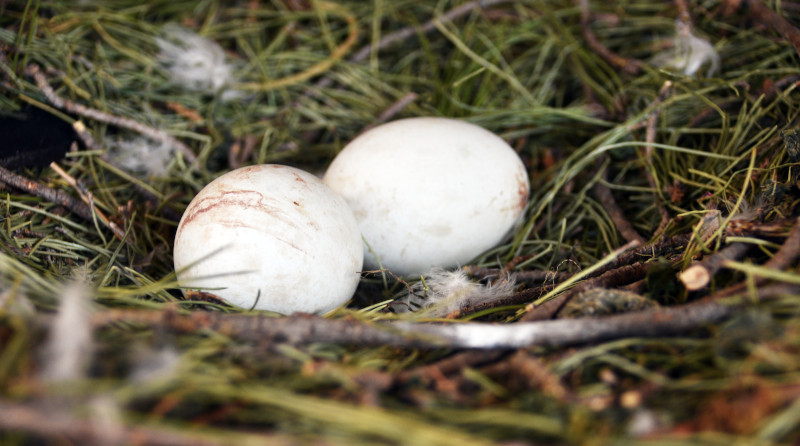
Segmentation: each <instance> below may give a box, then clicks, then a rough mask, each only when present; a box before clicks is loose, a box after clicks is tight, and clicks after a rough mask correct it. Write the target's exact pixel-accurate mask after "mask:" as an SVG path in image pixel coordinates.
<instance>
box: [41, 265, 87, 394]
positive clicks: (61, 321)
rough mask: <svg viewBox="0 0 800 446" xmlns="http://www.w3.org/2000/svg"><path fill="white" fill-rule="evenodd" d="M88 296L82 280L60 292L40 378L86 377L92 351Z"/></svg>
mask: <svg viewBox="0 0 800 446" xmlns="http://www.w3.org/2000/svg"><path fill="white" fill-rule="evenodd" d="M90 296H91V294H90V292H89V287H88V286H87V284H86V279H85V278H83V279H81V278H78V279H76V280H75V281H73V282H72V283H70V284H68V285H66V286H65V287H64V290H63V291H62V292H61V304H60V305H59V309H58V314H57V315H56V317H55V319H54V320H53V323H52V325H51V326H50V333H49V336H48V339H47V343H46V344H45V345H44V351H43V353H44V358H43V368H42V372H41V374H42V378H43V379H45V380H48V381H52V382H69V381H73V380H77V379H81V378H83V377H84V375H85V374H86V371H87V369H88V367H89V362H90V359H91V356H92V352H93V351H94V338H93V336H92V324H91V321H90V318H91V307H90V302H91V297H90Z"/></svg>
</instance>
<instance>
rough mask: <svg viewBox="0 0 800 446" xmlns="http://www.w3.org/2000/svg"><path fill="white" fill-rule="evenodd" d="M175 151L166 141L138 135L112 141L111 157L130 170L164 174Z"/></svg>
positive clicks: (120, 165) (155, 174) (148, 173)
mask: <svg viewBox="0 0 800 446" xmlns="http://www.w3.org/2000/svg"><path fill="white" fill-rule="evenodd" d="M174 153H175V149H174V147H173V146H172V145H171V144H169V143H168V142H166V141H153V140H150V139H148V138H145V137H138V138H134V139H131V140H120V141H116V142H114V143H112V144H111V152H110V157H111V160H112V161H113V162H114V163H115V164H116V165H118V166H119V167H122V168H123V169H126V170H128V171H130V172H135V173H141V174H147V175H154V176H163V175H164V174H165V173H166V172H167V166H168V165H169V162H170V160H171V159H172V158H173V155H174Z"/></svg>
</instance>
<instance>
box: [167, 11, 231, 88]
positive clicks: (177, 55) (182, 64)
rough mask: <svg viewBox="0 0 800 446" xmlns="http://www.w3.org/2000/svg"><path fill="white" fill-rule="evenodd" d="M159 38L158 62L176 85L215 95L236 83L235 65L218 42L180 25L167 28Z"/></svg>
mask: <svg viewBox="0 0 800 446" xmlns="http://www.w3.org/2000/svg"><path fill="white" fill-rule="evenodd" d="M162 32H163V37H161V38H158V39H156V43H157V44H158V48H159V50H160V53H159V54H158V60H159V61H160V62H161V63H162V64H163V65H164V66H165V67H166V68H167V70H168V71H169V74H170V77H171V79H172V81H173V83H174V84H175V85H180V86H181V87H183V88H187V89H189V90H194V91H199V92H206V93H210V94H214V93H216V92H218V91H221V90H223V88H224V87H227V86H229V85H231V84H233V79H234V77H233V66H232V65H231V64H229V63H228V61H227V60H226V58H225V52H224V51H223V50H222V47H220V46H219V44H218V43H217V42H214V41H213V40H210V39H207V38H205V37H202V36H200V35H198V34H197V33H195V32H194V31H191V30H189V29H186V28H183V27H181V26H178V25H174V24H170V25H166V26H164V28H163V30H162Z"/></svg>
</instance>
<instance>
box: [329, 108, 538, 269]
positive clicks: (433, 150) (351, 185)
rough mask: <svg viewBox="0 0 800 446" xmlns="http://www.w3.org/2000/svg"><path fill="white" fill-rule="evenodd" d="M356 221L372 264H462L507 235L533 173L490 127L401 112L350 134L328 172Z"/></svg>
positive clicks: (525, 199)
mask: <svg viewBox="0 0 800 446" xmlns="http://www.w3.org/2000/svg"><path fill="white" fill-rule="evenodd" d="M323 181H324V182H325V184H327V185H328V186H330V187H331V189H333V190H335V191H337V192H338V193H339V194H341V195H342V196H343V197H344V198H345V200H347V203H348V204H349V205H350V207H351V208H352V209H353V213H354V214H355V216H356V220H358V224H359V227H360V228H361V233H362V235H363V236H364V239H365V241H366V242H367V243H368V244H369V247H371V248H372V250H373V251H374V252H375V253H376V254H377V257H378V258H376V257H375V256H374V255H373V254H372V253H370V252H369V248H368V247H367V246H365V258H364V261H365V267H366V268H367V269H373V268H376V267H378V260H380V263H381V265H382V266H384V267H385V268H389V269H390V270H392V271H393V272H395V273H398V274H402V275H417V274H421V273H423V272H425V271H427V270H428V269H430V268H431V267H451V266H457V265H461V264H464V263H466V262H468V261H470V260H471V259H473V258H475V257H476V256H478V255H479V254H481V253H483V252H485V251H486V250H488V249H490V248H492V247H494V246H496V245H497V244H498V243H500V242H501V241H503V240H504V239H506V238H507V237H508V235H509V234H510V232H511V231H512V230H513V229H514V227H515V225H516V224H517V223H518V222H519V221H520V218H521V216H522V214H523V211H524V210H525V207H526V205H527V202H528V192H529V182H528V175H527V172H526V170H525V166H524V165H523V163H522V161H521V160H520V158H519V156H518V155H517V154H516V152H514V150H513V149H512V148H511V147H510V146H509V145H508V144H507V143H506V142H505V141H503V140H502V139H501V138H500V137H498V136H497V135H495V134H493V133H491V132H490V131H488V130H486V129H484V128H482V127H479V126H477V125H474V124H470V123H467V122H464V121H459V120H455V119H446V118H433V117H425V118H411V119H402V120H398V121H394V122H390V123H387V124H383V125H381V126H378V127H375V128H373V129H371V130H369V131H367V132H365V133H363V134H362V135H360V136H358V137H357V138H355V139H354V140H353V141H351V142H350V143H349V144H348V145H347V146H346V147H345V148H344V149H343V150H342V151H341V152H340V153H339V154H338V155H337V156H336V158H335V159H334V161H333V163H331V165H330V167H329V168H328V170H327V172H326V173H325V176H324V177H323Z"/></svg>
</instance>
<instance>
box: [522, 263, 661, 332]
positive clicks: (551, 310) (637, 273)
mask: <svg viewBox="0 0 800 446" xmlns="http://www.w3.org/2000/svg"><path fill="white" fill-rule="evenodd" d="M646 274H647V265H646V264H645V263H634V264H633V265H625V266H621V267H619V268H617V269H612V270H610V271H606V272H605V273H603V274H601V275H599V276H597V277H593V278H591V279H588V280H585V281H583V282H581V283H579V284H578V285H576V286H575V287H573V288H570V289H569V290H568V291H567V292H565V293H564V294H562V295H560V296H558V297H556V298H555V299H553V300H550V301H548V302H545V303H544V304H542V305H541V306H538V307H536V308H530V309H529V310H528V312H527V313H526V314H525V316H523V318H522V319H521V320H522V321H523V322H533V321H540V320H545V319H551V318H552V317H553V316H554V315H556V314H557V313H558V312H559V311H561V308H563V307H564V305H566V304H567V302H569V301H570V299H572V298H573V297H574V296H576V295H578V294H580V293H582V292H584V291H588V290H591V289H593V288H616V287H620V286H623V285H628V284H631V283H633V282H636V281H637V280H641V279H643V278H644V277H645V275H646Z"/></svg>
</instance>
